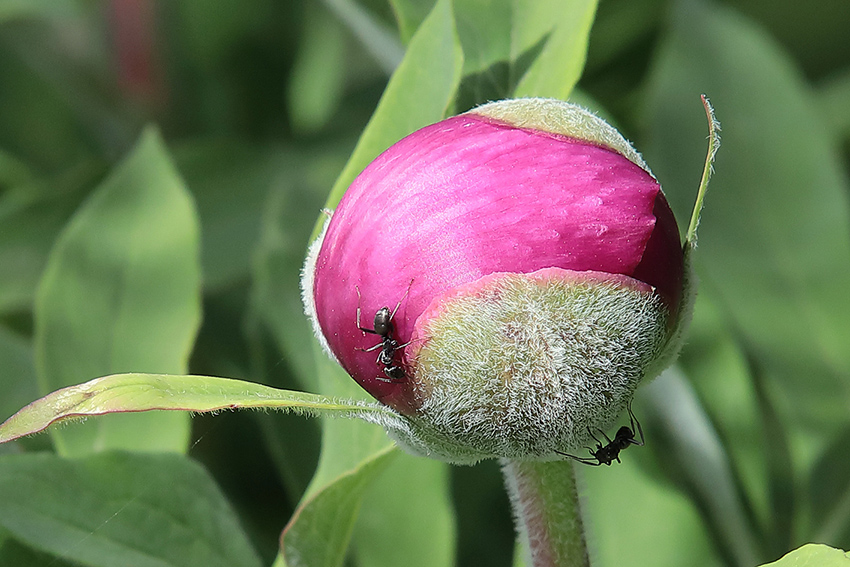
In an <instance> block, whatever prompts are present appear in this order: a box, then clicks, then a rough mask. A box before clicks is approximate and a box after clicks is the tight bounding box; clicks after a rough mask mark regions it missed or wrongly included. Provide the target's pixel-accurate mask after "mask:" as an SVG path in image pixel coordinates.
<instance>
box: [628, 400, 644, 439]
mask: <svg viewBox="0 0 850 567" xmlns="http://www.w3.org/2000/svg"><path fill="white" fill-rule="evenodd" d="M628 410H629V422H630V423H631V425H632V431H634V430H635V425H637V432H638V434H639V435H640V443H638V442H637V440H636V439H632V440H631V442H632V444H633V445H637V446H639V447H642V446H643V444H644V443H645V440H644V438H643V428H642V427H641V426H640V422H639V421H638V419H637V417H635V414H634V412H633V411H632V403H631V402H629V405H628Z"/></svg>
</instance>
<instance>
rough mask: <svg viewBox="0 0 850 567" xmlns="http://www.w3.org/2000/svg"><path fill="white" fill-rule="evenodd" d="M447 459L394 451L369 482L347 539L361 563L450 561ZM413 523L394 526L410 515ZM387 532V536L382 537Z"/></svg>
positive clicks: (376, 566) (416, 565)
mask: <svg viewBox="0 0 850 567" xmlns="http://www.w3.org/2000/svg"><path fill="white" fill-rule="evenodd" d="M449 488H450V483H449V465H447V464H445V463H441V462H439V461H435V460H431V459H425V458H422V457H412V456H410V455H408V454H406V453H400V454H399V455H398V456H396V457H395V458H394V459H393V460H392V462H390V464H389V466H388V467H387V468H386V470H384V471H383V472H382V473H381V475H380V476H378V477H377V478H376V479H375V480H374V481H373V482H372V483H371V485H370V487H369V490H368V492H367V494H366V497H365V498H364V500H363V507H362V509H361V511H360V515H359V516H358V518H357V524H356V526H355V531H354V539H353V545H354V548H355V553H356V556H357V561H358V563H359V564H360V565H361V566H362V567H395V566H397V565H405V566H406V567H441V566H445V567H449V566H452V565H455V540H456V535H455V520H454V510H453V506H452V502H451V494H450V491H449ZM412 511H415V517H416V529H413V530H399V529H398V526H402V525H405V524H408V523H409V522H410V521H411V512H412ZM387 534H392V537H387Z"/></svg>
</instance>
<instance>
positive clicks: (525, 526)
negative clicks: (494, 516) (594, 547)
mask: <svg viewBox="0 0 850 567" xmlns="http://www.w3.org/2000/svg"><path fill="white" fill-rule="evenodd" d="M502 473H503V474H504V476H505V485H506V486H507V489H508V494H509V496H510V498H511V505H512V507H513V511H514V517H515V518H516V522H517V531H518V532H519V538H520V544H521V545H522V546H524V547H525V548H526V549H528V550H529V552H530V555H531V557H530V561H528V560H526V564H527V565H528V567H588V566H589V565H590V560H589V558H588V555H587V545H586V543H585V539H584V528H583V526H582V521H581V510H580V507H579V501H578V493H577V492H576V483H575V473H574V472H573V466H572V464H571V463H569V462H565V461H552V462H545V463H541V462H524V461H510V460H507V459H503V460H502Z"/></svg>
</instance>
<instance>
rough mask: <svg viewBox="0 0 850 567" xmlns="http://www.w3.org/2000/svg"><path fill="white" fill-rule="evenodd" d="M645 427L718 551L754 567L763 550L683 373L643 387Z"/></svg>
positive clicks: (720, 445)
mask: <svg viewBox="0 0 850 567" xmlns="http://www.w3.org/2000/svg"><path fill="white" fill-rule="evenodd" d="M644 393H645V394H646V397H647V401H648V404H646V406H645V410H644V411H645V416H646V417H647V418H648V419H645V420H644V425H650V426H651V427H655V429H656V431H657V434H656V436H655V437H654V441H653V445H654V446H655V447H656V449H657V450H656V455H658V456H659V457H663V458H662V463H663V466H664V467H665V468H666V469H668V470H669V471H671V472H674V473H677V474H678V476H679V478H678V480H679V481H680V482H681V483H682V484H683V485H684V486H685V487H686V488H687V490H688V491H689V492H690V495H691V497H692V499H693V500H694V501H695V502H697V503H698V504H699V506H700V508H701V509H702V510H703V520H704V521H705V522H706V525H707V526H708V527H709V529H710V532H711V533H712V534H713V535H714V536H715V537H716V539H717V544H718V547H719V548H720V550H721V552H723V553H724V554H725V556H726V558H728V559H729V560H731V562H732V563H733V564H735V565H740V566H742V567H743V566H746V565H754V564H755V563H756V562H757V561H758V560H759V559H760V558H761V557H762V549H761V547H760V545H759V544H760V542H759V539H758V536H757V532H756V529H755V527H754V526H753V525H752V522H751V519H750V517H749V514H748V510H747V506H746V503H745V502H743V501H742V500H741V498H740V493H739V491H738V486H739V482H738V480H737V479H736V477H735V471H734V470H733V469H732V467H731V463H730V459H729V455H728V453H727V451H726V447H725V446H724V445H723V442H722V441H721V439H720V438H719V436H718V434H717V431H716V430H715V429H714V428H713V426H712V424H711V422H710V421H709V419H708V416H707V415H706V414H705V412H704V410H703V409H702V407H701V406H700V403H699V400H698V399H697V397H696V394H695V393H694V391H693V390H692V389H691V387H690V385H689V384H688V382H687V381H686V380H685V378H684V376H682V374H681V370H680V369H679V368H677V367H675V366H674V367H672V368H670V369H668V370H667V371H666V372H664V373H663V374H662V375H661V376H660V377H658V378H657V379H656V380H655V381H654V382H653V383H652V384H650V385H648V386H646V387H645V388H644Z"/></svg>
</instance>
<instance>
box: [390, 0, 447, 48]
mask: <svg viewBox="0 0 850 567" xmlns="http://www.w3.org/2000/svg"><path fill="white" fill-rule="evenodd" d="M434 4H436V0H390V5H391V6H392V9H393V13H394V14H395V18H396V23H397V24H398V30H399V35H400V36H401V41H402V43H404V44H405V45H407V44H408V43H410V39H411V38H412V37H413V34H414V33H416V30H417V29H419V26H420V25H421V24H422V22H423V21H425V18H427V17H428V14H430V13H431V10H432V9H433V8H434Z"/></svg>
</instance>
